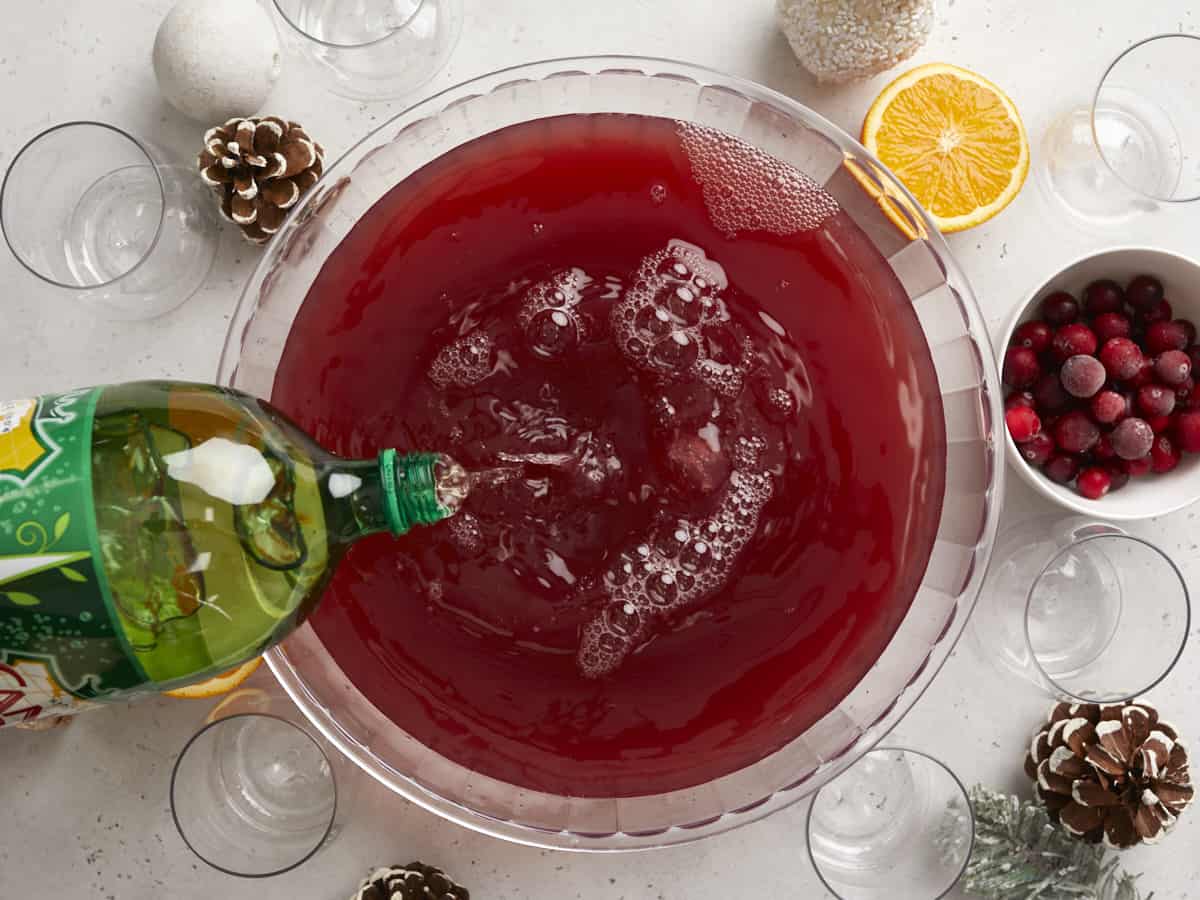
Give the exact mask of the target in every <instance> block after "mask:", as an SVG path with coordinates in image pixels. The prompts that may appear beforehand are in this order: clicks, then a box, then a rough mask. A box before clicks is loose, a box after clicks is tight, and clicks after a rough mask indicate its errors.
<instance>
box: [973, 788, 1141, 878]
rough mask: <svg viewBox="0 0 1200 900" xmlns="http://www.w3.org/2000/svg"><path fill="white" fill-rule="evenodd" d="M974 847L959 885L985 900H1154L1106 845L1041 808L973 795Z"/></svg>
mask: <svg viewBox="0 0 1200 900" xmlns="http://www.w3.org/2000/svg"><path fill="white" fill-rule="evenodd" d="M970 797H971V807H972V809H973V811H974V813H975V847H974V849H973V850H972V851H971V859H970V861H969V862H968V863H967V869H966V872H965V873H964V875H963V879H962V882H961V884H960V886H961V887H962V889H963V890H964V891H966V892H967V893H968V894H972V895H974V896H977V897H983V898H985V900H1151V897H1152V896H1153V895H1149V896H1147V897H1144V898H1143V897H1142V895H1141V894H1140V893H1139V892H1138V890H1137V887H1136V886H1135V884H1134V882H1135V880H1136V876H1133V875H1129V874H1128V873H1126V872H1124V871H1122V870H1120V869H1119V867H1118V864H1117V860H1116V859H1108V860H1107V861H1106V860H1105V850H1104V848H1103V847H1102V846H1099V845H1095V844H1087V843H1084V842H1083V841H1078V840H1076V839H1074V838H1073V837H1071V836H1070V835H1069V834H1067V833H1066V832H1065V831H1063V830H1062V829H1061V828H1058V827H1056V826H1055V825H1054V824H1053V823H1052V822H1051V821H1050V817H1049V816H1048V815H1047V814H1046V811H1045V809H1043V808H1042V807H1041V805H1040V804H1037V803H1034V802H1031V801H1021V800H1020V799H1018V798H1017V797H1014V796H1010V795H1006V794H999V793H996V792H995V791H989V790H988V789H987V788H984V787H981V786H979V785H976V786H975V787H973V788H972V789H971V791H970Z"/></svg>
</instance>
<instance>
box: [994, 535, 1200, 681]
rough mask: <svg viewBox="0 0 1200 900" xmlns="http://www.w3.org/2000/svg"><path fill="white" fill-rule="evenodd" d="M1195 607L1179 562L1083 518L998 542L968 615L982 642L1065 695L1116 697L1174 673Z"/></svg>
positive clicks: (1015, 668) (1006, 663)
mask: <svg viewBox="0 0 1200 900" xmlns="http://www.w3.org/2000/svg"><path fill="white" fill-rule="evenodd" d="M1190 622H1191V607H1190V601H1189V597H1188V589H1187V585H1186V584H1185V583H1184V580H1183V576H1182V575H1181V574H1180V572H1179V569H1178V568H1176V566H1175V563H1173V562H1172V561H1171V558H1170V557H1169V556H1167V555H1166V554H1165V553H1164V552H1163V551H1162V550H1160V549H1159V548H1158V547H1156V546H1154V545H1153V544H1151V543H1150V542H1148V541H1145V540H1143V539H1141V538H1138V537H1135V536H1133V535H1131V534H1128V533H1126V532H1125V531H1122V530H1121V529H1120V528H1117V527H1116V526H1115V525H1109V524H1107V523H1101V522H1092V521H1089V520H1087V519H1085V518H1083V517H1072V518H1068V519H1060V518H1056V517H1045V518H1039V519H1034V520H1032V521H1029V522H1024V523H1021V524H1019V525H1017V526H1014V527H1013V528H1012V529H1010V530H1009V531H1007V532H1005V533H1004V534H1003V535H1001V537H1000V538H999V540H998V541H997V543H996V551H995V556H994V557H993V560H992V568H991V570H990V571H989V573H988V578H987V581H986V582H985V583H984V588H983V593H982V594H981V597H980V601H979V604H978V606H977V607H976V610H975V615H974V616H973V617H972V620H971V632H972V636H973V638H974V640H975V642H976V644H977V645H978V646H979V647H980V648H981V650H982V651H983V652H984V653H985V654H986V655H987V656H988V657H989V658H992V659H994V660H996V661H998V662H999V663H1000V664H1001V665H1002V666H1003V668H1005V669H1006V670H1008V671H1011V672H1015V673H1017V674H1019V675H1021V676H1022V677H1024V678H1026V679H1027V680H1029V681H1031V682H1033V683H1034V684H1035V685H1037V686H1038V687H1039V688H1041V689H1042V690H1043V691H1045V692H1047V693H1049V694H1050V695H1052V696H1054V697H1056V698H1059V699H1069V700H1075V701H1078V702H1089V703H1120V702H1123V701H1126V700H1130V699H1133V698H1134V697H1137V696H1138V695H1140V694H1143V693H1145V692H1146V691H1148V690H1150V689H1151V688H1152V687H1154V686H1155V685H1156V684H1158V683H1159V682H1160V681H1162V680H1163V679H1164V678H1165V677H1166V676H1167V673H1168V672H1170V671H1171V669H1172V668H1173V667H1174V665H1175V663H1176V662H1177V661H1178V659H1179V657H1180V655H1181V654H1182V653H1183V648H1184V645H1185V644H1186V642H1187V637H1188V629H1189V626H1190Z"/></svg>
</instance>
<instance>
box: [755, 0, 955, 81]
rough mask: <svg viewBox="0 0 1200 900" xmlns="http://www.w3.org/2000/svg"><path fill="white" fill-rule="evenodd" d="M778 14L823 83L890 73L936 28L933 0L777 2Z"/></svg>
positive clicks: (799, 55)
mask: <svg viewBox="0 0 1200 900" xmlns="http://www.w3.org/2000/svg"><path fill="white" fill-rule="evenodd" d="M775 14H776V18H777V19H778V21H779V27H780V29H781V30H782V31H783V33H784V36H785V37H786V38H787V39H788V43H789V44H791V45H792V51H793V52H794V53H795V54H796V58H797V59H799V60H800V64H801V65H803V66H804V68H806V69H808V71H810V72H812V74H813V75H815V76H816V78H817V80H818V81H822V82H835V83H836V82H843V81H853V80H855V79H860V78H870V77H871V76H872V75H877V74H879V73H880V72H882V71H884V70H886V69H890V68H891V67H892V66H895V65H897V64H899V63H901V62H903V61H904V60H906V59H908V58H909V57H910V56H912V55H913V54H914V53H916V52H917V51H918V50H919V49H921V45H922V44H924V43H925V39H926V38H927V37H929V32H930V30H931V29H932V28H933V0H776V3H775Z"/></svg>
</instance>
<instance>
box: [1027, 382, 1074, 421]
mask: <svg viewBox="0 0 1200 900" xmlns="http://www.w3.org/2000/svg"><path fill="white" fill-rule="evenodd" d="M1033 401H1034V403H1035V404H1036V406H1035V408H1036V409H1037V411H1038V412H1039V413H1041V414H1042V416H1043V417H1044V416H1045V415H1046V414H1048V413H1049V414H1053V413H1060V412H1062V411H1063V410H1065V409H1066V408H1067V407H1068V406H1070V405H1071V395H1070V394H1068V393H1067V392H1066V391H1065V390H1064V389H1063V386H1062V382H1061V381H1059V380H1058V376H1057V375H1043V376H1042V377H1041V378H1040V379H1038V382H1037V384H1035V385H1034V386H1033Z"/></svg>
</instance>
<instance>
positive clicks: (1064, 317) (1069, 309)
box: [1042, 291, 1079, 328]
mask: <svg viewBox="0 0 1200 900" xmlns="http://www.w3.org/2000/svg"><path fill="white" fill-rule="evenodd" d="M1042 318H1043V319H1045V320H1046V321H1047V322H1049V323H1050V324H1051V325H1053V326H1055V327H1056V328H1058V327H1061V326H1063V325H1069V324H1071V323H1072V322H1074V321H1075V320H1076V319H1078V318H1079V304H1078V303H1077V302H1076V301H1075V298H1074V297H1072V296H1071V295H1070V294H1068V293H1067V292H1066V291H1055V292H1054V293H1053V294H1050V295H1049V296H1048V297H1046V299H1045V300H1043V301H1042Z"/></svg>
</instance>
